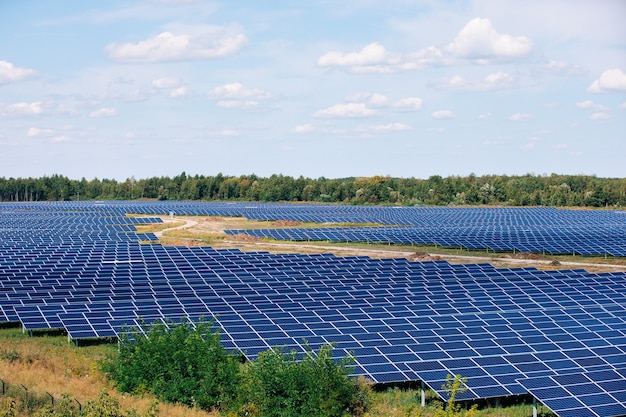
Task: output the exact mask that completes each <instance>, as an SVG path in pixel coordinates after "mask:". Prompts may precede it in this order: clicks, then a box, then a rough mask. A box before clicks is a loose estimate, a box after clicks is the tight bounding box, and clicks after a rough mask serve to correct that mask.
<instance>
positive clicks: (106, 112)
mask: <svg viewBox="0 0 626 417" xmlns="http://www.w3.org/2000/svg"><path fill="white" fill-rule="evenodd" d="M116 114H117V110H115V109H114V108H113V107H102V108H100V109H98V110H95V111H92V112H91V113H89V117H93V118H99V117H111V116H115V115H116Z"/></svg>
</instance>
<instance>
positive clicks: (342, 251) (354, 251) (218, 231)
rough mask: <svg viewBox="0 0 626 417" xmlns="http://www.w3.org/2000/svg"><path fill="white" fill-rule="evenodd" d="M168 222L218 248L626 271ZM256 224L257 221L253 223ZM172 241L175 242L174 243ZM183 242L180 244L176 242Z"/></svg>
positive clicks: (244, 223)
mask: <svg viewBox="0 0 626 417" xmlns="http://www.w3.org/2000/svg"><path fill="white" fill-rule="evenodd" d="M162 219H163V222H164V223H171V222H181V221H183V222H184V224H183V225H178V226H173V227H171V228H166V229H163V230H161V231H159V232H155V235H156V236H157V237H158V238H159V240H161V239H162V238H163V236H164V235H163V233H164V232H167V231H171V230H183V229H185V230H187V231H188V232H189V236H188V240H189V242H190V243H193V244H198V241H199V240H200V239H198V238H197V237H198V236H201V235H203V234H204V235H206V234H210V235H213V236H219V237H220V238H219V239H216V240H215V241H212V242H210V243H206V244H207V245H210V246H213V247H215V248H238V249H241V250H243V251H268V252H275V253H286V252H292V253H293V252H297V253H333V254H335V255H338V256H370V257H373V258H407V259H409V260H417V261H428V260H438V259H443V260H446V261H449V262H451V263H489V264H492V265H494V266H497V267H523V266H528V267H537V268H540V269H579V268H580V269H586V270H588V271H590V272H603V271H608V272H612V271H623V272H626V264H611V263H605V262H602V263H600V262H598V263H594V262H585V261H584V260H582V259H581V262H578V261H559V263H557V264H553V263H552V259H516V258H512V257H502V256H489V255H485V256H479V255H458V254H445V253H444V254H442V253H416V252H415V251H410V250H398V249H394V247H393V246H390V247H389V249H386V248H385V249H383V248H381V247H380V246H378V247H376V248H371V249H370V248H364V247H363V246H362V245H359V246H342V245H329V244H328V243H326V244H325V243H324V242H307V243H297V242H272V241H267V240H263V239H258V238H252V237H249V238H248V237H247V236H243V237H241V236H239V237H237V236H232V235H227V234H226V233H225V232H224V230H228V229H231V230H233V229H246V228H250V225H253V227H255V228H257V227H258V228H266V227H274V225H273V224H272V223H271V222H253V221H250V220H246V219H244V218H236V217H194V216H181V217H175V218H173V219H172V218H170V217H162ZM253 223H256V224H253ZM163 244H166V245H167V244H168V242H167V239H164V240H163ZM170 244H171V243H170ZM176 244H180V243H176Z"/></svg>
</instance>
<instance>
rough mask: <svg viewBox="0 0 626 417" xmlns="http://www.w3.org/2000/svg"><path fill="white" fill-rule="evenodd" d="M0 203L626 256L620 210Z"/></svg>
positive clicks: (348, 236)
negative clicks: (288, 223) (296, 224)
mask: <svg viewBox="0 0 626 417" xmlns="http://www.w3.org/2000/svg"><path fill="white" fill-rule="evenodd" d="M1 204H2V203H0V210H1V209H2V206H1ZM4 209H5V210H10V211H11V212H12V213H15V212H18V211H19V210H20V209H23V211H27V212H26V215H28V216H30V217H32V216H33V215H34V214H36V212H37V211H43V212H45V213H50V214H49V215H47V216H48V217H52V218H55V217H59V215H61V217H62V215H63V213H67V212H68V211H70V210H71V211H73V212H77V213H79V215H78V216H77V217H78V218H83V217H84V216H88V215H90V214H91V213H93V212H96V213H107V214H108V216H111V217H113V218H119V217H120V216H123V215H124V214H125V213H143V214H168V213H176V214H189V215H194V214H203V215H223V216H245V217H247V218H250V219H257V220H297V221H304V222H319V223H338V222H349V223H359V222H364V223H380V224H387V225H395V226H398V227H369V228H359V229H352V228H351V229H345V228H343V229H342V228H335V229H329V230H320V229H288V230H270V231H267V230H263V231H235V232H232V233H248V234H252V235H255V236H262V237H272V238H275V239H287V240H331V241H339V242H346V241H359V242H374V243H396V244H427V245H432V244H436V245H440V246H452V247H464V248H469V249H492V250H495V251H523V252H539V253H552V254H581V255H611V256H616V257H623V256H626V212H624V211H599V210H556V209H554V208H444V207H375V206H372V207H363V206H337V205H296V204H267V203H199V202H119V201H115V202H97V203H94V202H47V203H22V204H14V205H10V204H9V205H8V206H7V207H5V208H4ZM127 224H130V222H129V223H127ZM400 226H403V227H400ZM144 238H145V237H144ZM148 239H149V237H148Z"/></svg>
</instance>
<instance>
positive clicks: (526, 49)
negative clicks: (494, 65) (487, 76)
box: [446, 17, 533, 59]
mask: <svg viewBox="0 0 626 417" xmlns="http://www.w3.org/2000/svg"><path fill="white" fill-rule="evenodd" d="M532 49H533V43H532V41H531V40H530V39H529V38H527V37H526V36H511V35H507V34H501V33H498V32H496V30H495V29H494V28H493V26H492V24H491V21H490V20H489V19H481V18H478V17H477V18H475V19H472V20H470V21H469V22H468V23H467V24H466V25H465V27H463V29H461V31H460V32H459V33H458V35H457V36H456V38H454V40H453V41H452V43H450V44H449V45H448V46H447V47H446V50H447V51H449V52H450V53H451V54H453V55H455V56H460V57H463V58H469V59H489V58H518V57H523V56H525V55H528V54H529V53H530V52H531V51H532Z"/></svg>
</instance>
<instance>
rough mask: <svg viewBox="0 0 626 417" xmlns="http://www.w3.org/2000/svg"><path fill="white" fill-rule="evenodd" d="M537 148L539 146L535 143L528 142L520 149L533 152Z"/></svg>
mask: <svg viewBox="0 0 626 417" xmlns="http://www.w3.org/2000/svg"><path fill="white" fill-rule="evenodd" d="M535 146H537V145H536V144H535V142H528V143H526V144H524V145H522V146H520V149H522V150H525V151H532V150H533V149H535Z"/></svg>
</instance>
